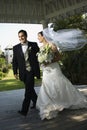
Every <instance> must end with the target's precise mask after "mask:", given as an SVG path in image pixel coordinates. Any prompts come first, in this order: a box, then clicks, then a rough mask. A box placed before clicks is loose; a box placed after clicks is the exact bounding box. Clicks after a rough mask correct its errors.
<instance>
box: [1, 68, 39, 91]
mask: <svg viewBox="0 0 87 130" xmlns="http://www.w3.org/2000/svg"><path fill="white" fill-rule="evenodd" d="M40 84H41V79H40V80H37V79H35V86H40ZM23 88H24V83H23V82H21V81H20V80H16V79H15V78H14V75H13V71H12V70H10V71H9V73H8V75H7V76H6V77H5V78H4V79H2V80H0V91H7V90H15V89H23Z"/></svg>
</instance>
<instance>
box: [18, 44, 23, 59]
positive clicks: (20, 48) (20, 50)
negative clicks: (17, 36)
mask: <svg viewBox="0 0 87 130" xmlns="http://www.w3.org/2000/svg"><path fill="white" fill-rule="evenodd" d="M18 49H19V54H20V55H21V56H22V57H24V54H23V51H22V46H21V43H20V44H19V48H18Z"/></svg>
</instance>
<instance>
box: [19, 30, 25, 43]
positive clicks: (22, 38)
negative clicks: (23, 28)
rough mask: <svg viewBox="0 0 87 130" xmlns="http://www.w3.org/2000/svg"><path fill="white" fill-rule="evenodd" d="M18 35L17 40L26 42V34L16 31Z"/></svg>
mask: <svg viewBox="0 0 87 130" xmlns="http://www.w3.org/2000/svg"><path fill="white" fill-rule="evenodd" d="M18 37H19V41H20V42H21V43H26V42H27V36H26V35H25V34H24V33H23V32H20V33H18Z"/></svg>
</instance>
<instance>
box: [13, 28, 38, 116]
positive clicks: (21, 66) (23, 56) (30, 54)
mask: <svg viewBox="0 0 87 130" xmlns="http://www.w3.org/2000/svg"><path fill="white" fill-rule="evenodd" d="M18 37H19V41H20V43H19V44H17V45H15V46H14V47H13V73H14V76H15V78H16V79H18V75H19V79H20V80H21V81H23V82H24V84H25V96H24V100H23V103H22V108H21V110H19V111H18V113H19V114H21V115H23V116H26V115H27V113H28V109H29V106H30V102H31V100H32V101H33V106H32V107H31V108H35V107H36V100H37V94H36V92H35V90H34V76H36V77H37V78H38V79H39V78H40V68H39V63H38V60H37V55H36V54H37V52H38V51H39V47H38V46H37V43H36V42H30V41H28V40H27V32H26V31H25V30H20V31H19V32H18Z"/></svg>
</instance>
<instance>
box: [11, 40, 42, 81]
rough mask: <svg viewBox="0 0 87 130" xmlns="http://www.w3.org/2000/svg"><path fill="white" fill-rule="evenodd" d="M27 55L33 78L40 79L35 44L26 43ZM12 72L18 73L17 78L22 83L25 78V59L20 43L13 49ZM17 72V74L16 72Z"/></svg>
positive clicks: (36, 46) (37, 49)
mask: <svg viewBox="0 0 87 130" xmlns="http://www.w3.org/2000/svg"><path fill="white" fill-rule="evenodd" d="M28 50H29V51H28V52H29V53H28V55H29V59H28V60H29V63H30V66H31V69H32V71H33V74H34V76H36V77H37V78H40V67H39V63H38V60H37V55H36V54H37V52H38V51H39V47H38V45H37V43H36V42H30V41H29V42H28ZM12 65H13V72H14V74H18V73H19V78H20V80H22V81H24V77H25V71H26V67H25V59H24V54H23V51H22V46H21V43H19V44H17V45H15V46H14V47H13V63H12ZM18 71H19V72H18Z"/></svg>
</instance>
